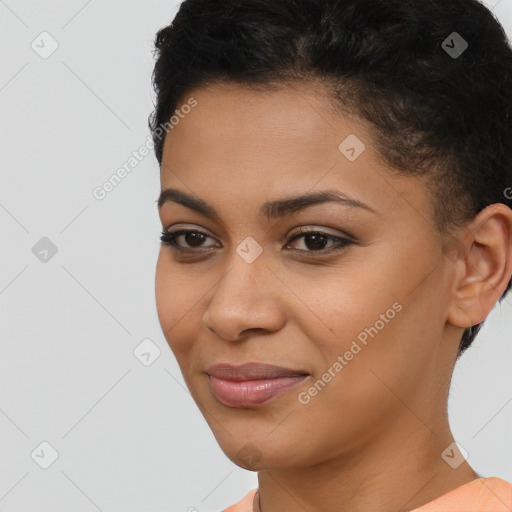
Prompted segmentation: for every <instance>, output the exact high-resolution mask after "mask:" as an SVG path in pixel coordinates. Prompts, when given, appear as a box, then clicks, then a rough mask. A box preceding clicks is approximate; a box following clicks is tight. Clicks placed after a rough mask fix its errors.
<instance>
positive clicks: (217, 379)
mask: <svg viewBox="0 0 512 512" xmlns="http://www.w3.org/2000/svg"><path fill="white" fill-rule="evenodd" d="M206 374H207V376H208V382H209V385H210V389H211V391H212V393H213V394H214V395H215V397H216V398H217V399H218V400H219V401H220V402H221V403H223V404H224V405H227V406H229V407H238V408H250V407H255V406H258V405H263V404H265V403H268V402H270V401H271V400H273V399H275V398H277V397H278V396H280V395H282V394H284V393H286V392H287V391H290V390H291V389H293V388H294V387H296V386H297V385H299V384H300V383H301V382H303V381H304V380H305V379H307V378H308V377H309V376H310V374H309V373H307V372H306V371H305V370H295V369H292V368H284V367H280V366H274V365H268V364H262V363H247V364H244V365H242V366H233V365H230V364H217V365H214V366H211V367H210V368H208V369H207V370H206Z"/></svg>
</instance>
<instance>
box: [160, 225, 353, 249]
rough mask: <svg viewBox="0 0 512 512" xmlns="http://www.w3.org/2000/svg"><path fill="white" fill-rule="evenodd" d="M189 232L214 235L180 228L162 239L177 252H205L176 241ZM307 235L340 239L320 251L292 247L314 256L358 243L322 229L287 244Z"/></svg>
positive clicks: (302, 233) (301, 234)
mask: <svg viewBox="0 0 512 512" xmlns="http://www.w3.org/2000/svg"><path fill="white" fill-rule="evenodd" d="M189 233H195V234H198V235H204V236H206V237H208V238H212V237H210V235H208V234H207V233H204V232H202V231H198V230H193V229H180V230H177V231H162V234H161V236H160V241H161V242H162V243H163V244H165V245H168V246H170V247H171V249H172V250H174V251H176V252H179V253H199V252H204V251H205V250H206V249H207V248H199V249H187V248H184V247H181V246H179V245H178V244H177V243H176V238H178V237H179V236H181V235H187V234H189ZM306 235H320V236H322V237H325V238H327V239H328V240H332V241H338V244H337V247H334V248H333V247H330V248H329V249H320V250H318V251H312V250H309V251H306V250H303V249H292V250H294V251H298V252H303V253H311V254H312V255H313V256H317V255H318V256H325V255H327V254H331V253H333V252H339V251H342V250H343V249H344V248H345V247H347V246H349V245H353V244H355V243H356V242H354V241H353V240H351V239H350V238H345V237H339V236H335V235H330V234H328V233H323V232H322V231H315V230H301V231H300V233H298V234H296V235H294V236H293V237H292V238H291V239H290V240H289V241H288V242H287V244H289V243H291V242H294V241H295V240H297V239H298V238H301V237H304V236H306Z"/></svg>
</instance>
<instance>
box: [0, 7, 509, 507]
mask: <svg viewBox="0 0 512 512" xmlns="http://www.w3.org/2000/svg"><path fill="white" fill-rule="evenodd" d="M177 5H178V3H177V2H175V1H171V0H166V1H164V0H149V1H144V2H120V1H112V0H103V1H101V2H100V1H99V0H92V1H91V0H89V1H84V0H69V1H67V2H62V1H61V2H58V1H55V0H52V1H48V0H47V1H45V2H44V3H43V2H33V1H32V2H30V1H26V0H5V1H4V0H0V38H1V45H0V62H1V66H0V118H1V124H0V129H1V133H0V139H1V152H0V172H1V185H2V186H1V187H0V231H1V233H2V243H1V252H0V256H1V265H0V315H1V316H0V329H1V348H2V350H1V357H0V433H1V435H0V461H1V463H0V512H1V511H10V512H36V511H37V512H50V511H51V512H64V511H74V512H94V511H96V510H100V511H104V512H107V511H123V512H130V511H142V510H144V511H145V512H151V511H155V512H156V511H158V512H160V511H164V510H168V511H171V510H172V511H183V512H186V511H189V510H192V508H191V507H194V509H195V510H198V511H199V512H207V511H219V510H221V509H222V508H223V507H226V506H228V505H229V504H232V503H234V502H236V501H238V500H239V499H240V498H241V497H242V496H243V495H245V493H246V492H247V491H249V490H250V489H252V488H254V487H256V485H257V480H256V475H255V474H254V473H252V472H249V471H245V470H242V469H240V468H239V467H237V466H236V465H234V464H233V463H231V462H230V461H229V460H228V459H227V458H226V457H225V456H224V454H223V453H222V451H221V450H220V448H219V447H218V445H217V443H216V441H215V439H214V437H213V435H212V433H211V431H210V429H209V428H208V426H207V424H206V422H205V420H204V419H203V417H202V416H201V414H200V413H199V412H198V410H197V407H196V405H195V403H194V402H193V400H192V399H191V397H190V395H189V394H188V391H187V390H186V389H184V385H183V379H182V376H181V373H180V371H179V368H178V366H177V363H176V362H175V360H174V358H173V356H172V354H171V352H170V350H169V348H168V346H167V343H166V341H165V339H164V337H163V334H162V333H161V331H160V326H159V323H158V319H157V315H156V307H155V301H154V271H155V263H156V258H157V253H158V248H159V240H158V238H159V234H160V229H161V225H160V223H159V221H158V216H157V208H156V204H155V201H156V198H157V196H158V193H159V172H158V166H157V162H156V159H155V158H154V156H153V155H152V154H150V155H149V156H147V157H146V158H144V159H143V160H142V161H141V162H140V163H138V165H137V167H135V168H134V169H133V170H132V172H131V173H130V174H129V175H128V176H127V177H126V178H125V179H124V180H123V181H122V182H121V183H120V184H119V185H118V186H117V187H116V188H115V189H114V190H112V191H111V192H110V193H109V194H108V195H107V196H106V197H105V198H104V199H103V200H98V199H96V198H95V197H94V196H93V194H92V191H93V189H94V188H95V187H97V186H101V185H102V184H103V183H104V182H105V181H106V180H107V179H108V178H109V177H110V176H111V175H112V174H113V173H114V172H115V171H116V170H117V169H118V168H119V167H120V166H122V165H123V164H124V163H125V162H126V161H127V159H128V158H129V157H130V156H131V154H132V152H133V151H136V150H137V149H139V148H140V147H141V146H142V145H143V144H144V143H145V142H146V140H147V139H146V138H147V136H148V129H147V116H148V114H149V113H150V112H151V110H152V108H153V104H152V98H153V93H152V90H151V86H150V75H151V71H152V65H153V60H152V55H151V49H152V41H153V38H154V34H155V33H156V31H157V29H159V28H160V27H162V26H163V25H165V24H167V23H168V22H170V21H171V19H172V18H173V16H174V14H175V12H176V10H177ZM487 5H489V6H490V7H492V8H493V9H494V12H495V14H496V16H497V17H498V18H499V19H500V21H501V22H502V23H503V25H504V26H505V27H506V29H507V31H508V33H509V34H510V35H512V0H500V1H493V2H488V3H487ZM43 31H47V32H48V33H49V34H50V36H40V34H41V33H42V32H43ZM33 41H35V42H34V45H35V46H36V48H37V51H39V53H37V52H36V50H35V49H33V48H32V46H31V45H32V43H33ZM53 41H56V42H57V44H58V48H57V49H56V51H55V52H54V53H53V54H52V55H50V56H47V55H44V52H49V51H50V50H51V49H52V47H51V45H52V44H56V43H54V42H53ZM41 53H43V56H47V58H42V57H41V56H40V55H41ZM43 237H46V238H48V239H49V240H50V241H51V243H50V242H48V241H47V240H46V241H45V240H43V241H42V242H40V240H41V239H42V238H43ZM36 244H39V245H36ZM34 246H36V249H34V252H35V253H36V254H34V252H33V247H34ZM52 247H54V248H56V249H57V253H56V254H54V255H52ZM45 250H48V253H45V252H44V251H45ZM53 250H55V249H53ZM45 257H46V261H41V258H43V259H44V258H45ZM511 303H512V299H511V298H510V297H509V298H508V301H507V302H506V303H505V302H504V303H503V304H502V305H501V306H496V307H495V308H494V310H493V312H492V314H491V315H490V317H489V319H488V321H487V324H486V325H485V327H484V329H483V331H482V333H481V335H480V336H479V337H478V339H477V341H476V342H475V344H474V346H473V347H472V348H471V349H470V350H469V351H468V352H467V353H466V354H465V355H464V357H463V358H462V360H461V361H460V363H459V364H458V366H457V367H456V370H455V376H454V380H453V385H452V390H451V395H450V403H449V412H450V419H451V424H452V427H453V432H454V435H455V438H456V440H457V441H458V443H459V444H460V445H461V446H463V447H464V448H465V449H466V450H467V451H468V452H469V462H470V464H471V465H472V466H473V467H474V468H475V469H476V470H477V472H479V473H480V474H482V475H484V476H490V475H495V476H500V477H502V478H505V479H507V480H509V481H512V438H511V435H510V432H511V426H512V403H511V402H512V372H511V371H510V367H511V361H512V344H511V343H510V342H511V333H512V305H511ZM145 339H149V340H151V341H150V342H148V341H147V342H146V343H147V344H148V345H147V346H149V347H152V348H151V349H150V354H151V355H150V356H146V360H147V358H148V357H149V358H150V361H146V363H151V364H149V365H148V366H146V365H145V364H143V363H142V362H141V361H140V360H139V359H138V358H136V357H135V355H134V349H135V348H136V347H137V346H138V345H139V344H140V343H141V342H142V340H145ZM158 350H160V351H161V353H160V356H159V357H158V358H156V359H155V356H156V355H157V351H158ZM144 351H145V350H144ZM42 442H47V443H49V444H50V445H51V446H52V447H53V448H54V449H55V450H56V451H57V452H58V458H57V459H56V460H55V462H53V464H52V465H51V466H49V467H48V468H47V469H43V468H42V467H41V464H42V465H44V464H45V463H46V464H48V463H49V462H51V450H50V449H49V448H48V447H45V445H43V446H41V443H42ZM41 450H42V451H41Z"/></svg>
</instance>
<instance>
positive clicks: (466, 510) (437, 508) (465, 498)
mask: <svg viewBox="0 0 512 512" xmlns="http://www.w3.org/2000/svg"><path fill="white" fill-rule="evenodd" d="M256 492H257V489H252V490H251V491H249V493H248V494H246V495H245V497H244V498H243V499H242V500H241V501H239V502H238V503H235V504H234V505H232V506H231V507H228V508H226V509H224V510H223V511H222V512H253V500H254V496H255V495H256ZM410 512H512V484H511V483H509V482H507V481H506V480H503V479H501V478H498V477H495V476H491V477H487V478H483V477H480V478H477V479H476V480H472V481H471V482H468V483H467V484H464V485H461V486H460V487H457V488H456V489H453V490H451V491H449V492H447V493H446V494H443V495H442V496H439V497H438V498H436V499H434V500H432V501H429V502H428V503H425V504H424V505H422V506H421V507H419V508H415V509H414V510H411V511H410Z"/></svg>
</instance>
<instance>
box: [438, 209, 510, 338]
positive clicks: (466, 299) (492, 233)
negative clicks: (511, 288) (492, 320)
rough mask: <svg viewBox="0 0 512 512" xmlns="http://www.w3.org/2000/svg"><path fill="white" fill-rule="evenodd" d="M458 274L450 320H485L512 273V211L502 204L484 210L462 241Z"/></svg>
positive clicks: (467, 322) (461, 323) (459, 324)
mask: <svg viewBox="0 0 512 512" xmlns="http://www.w3.org/2000/svg"><path fill="white" fill-rule="evenodd" d="M452 245H455V246H458V247H459V248H460V247H463V249H464V250H463V251H461V250H459V251H458V253H459V258H458V261H457V262H456V265H457V267H458V268H457V270H458V272H457V277H456V279H455V282H454V295H453V300H452V301H451V304H450V308H449V311H448V317H447V321H448V322H449V323H451V324H452V325H454V326H456V327H462V328H466V327H471V326H472V325H476V324H478V323H480V322H482V321H483V320H484V319H485V318H486V317H487V316H488V315H489V313H490V312H491V310H492V308H493V307H494V305H495V304H496V302H497V301H498V300H499V298H500V297H501V296H502V295H503V292H504V291H505V289H506V288H507V285H508V283H509V281H510V278H511V276H512V210H511V209H510V208H509V207H508V206H506V205H504V204H501V203H497V204H492V205H489V206H487V207H486V208H485V209H484V210H482V211H481V212H480V213H479V214H478V215H477V216H476V217H475V218H474V219H473V220H472V221H471V223H470V224H468V225H467V226H466V231H465V233H464V235H463V236H462V239H461V241H460V242H458V241H457V243H456V244H452Z"/></svg>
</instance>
